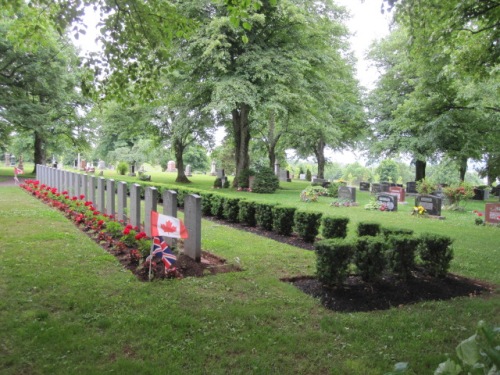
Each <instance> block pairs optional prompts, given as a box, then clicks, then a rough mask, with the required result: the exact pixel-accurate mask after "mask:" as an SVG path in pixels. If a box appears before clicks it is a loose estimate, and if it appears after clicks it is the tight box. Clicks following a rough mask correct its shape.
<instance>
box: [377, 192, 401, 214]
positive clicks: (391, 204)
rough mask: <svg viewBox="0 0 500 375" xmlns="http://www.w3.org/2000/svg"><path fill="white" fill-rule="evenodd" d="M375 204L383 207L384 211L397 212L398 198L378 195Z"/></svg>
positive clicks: (390, 195) (389, 195)
mask: <svg viewBox="0 0 500 375" xmlns="http://www.w3.org/2000/svg"><path fill="white" fill-rule="evenodd" d="M377 202H378V203H380V204H382V205H384V206H385V211H397V210H398V197H397V196H396V195H392V194H384V193H382V194H378V195H377Z"/></svg>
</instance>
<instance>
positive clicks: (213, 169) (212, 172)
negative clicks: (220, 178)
mask: <svg viewBox="0 0 500 375" xmlns="http://www.w3.org/2000/svg"><path fill="white" fill-rule="evenodd" d="M216 168H217V165H216V163H215V160H214V161H212V168H211V169H210V176H215V175H217V171H216V170H215V169H216Z"/></svg>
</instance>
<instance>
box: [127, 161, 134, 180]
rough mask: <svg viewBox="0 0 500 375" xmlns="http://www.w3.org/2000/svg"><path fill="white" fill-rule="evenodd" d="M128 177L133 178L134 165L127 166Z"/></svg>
mask: <svg viewBox="0 0 500 375" xmlns="http://www.w3.org/2000/svg"><path fill="white" fill-rule="evenodd" d="M128 175H129V176H131V177H134V176H135V163H130V165H129V166H128Z"/></svg>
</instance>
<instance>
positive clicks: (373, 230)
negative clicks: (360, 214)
mask: <svg viewBox="0 0 500 375" xmlns="http://www.w3.org/2000/svg"><path fill="white" fill-rule="evenodd" d="M357 232H358V236H359V237H362V236H377V235H378V234H379V233H380V224H379V223H368V222H360V223H358V229H357Z"/></svg>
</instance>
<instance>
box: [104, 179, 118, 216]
mask: <svg viewBox="0 0 500 375" xmlns="http://www.w3.org/2000/svg"><path fill="white" fill-rule="evenodd" d="M115 205H116V199H115V180H113V179H109V180H106V214H108V215H110V216H111V217H113V218H114V216H115V213H116V212H115Z"/></svg>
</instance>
